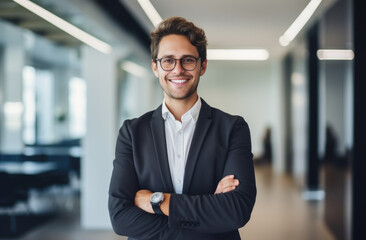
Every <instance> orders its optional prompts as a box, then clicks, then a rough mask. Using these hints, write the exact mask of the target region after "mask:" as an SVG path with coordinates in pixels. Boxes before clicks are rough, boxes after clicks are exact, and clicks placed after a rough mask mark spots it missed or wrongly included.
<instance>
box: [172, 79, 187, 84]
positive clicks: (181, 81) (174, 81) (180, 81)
mask: <svg viewBox="0 0 366 240" xmlns="http://www.w3.org/2000/svg"><path fill="white" fill-rule="evenodd" d="M171 81H172V82H173V83H184V82H187V80H171Z"/></svg>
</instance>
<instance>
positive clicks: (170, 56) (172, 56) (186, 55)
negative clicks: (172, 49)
mask: <svg viewBox="0 0 366 240" xmlns="http://www.w3.org/2000/svg"><path fill="white" fill-rule="evenodd" d="M167 57H168V58H174V55H164V56H162V57H161V58H167ZM184 57H193V58H198V57H195V56H193V55H191V54H185V55H183V56H182V58H184Z"/></svg>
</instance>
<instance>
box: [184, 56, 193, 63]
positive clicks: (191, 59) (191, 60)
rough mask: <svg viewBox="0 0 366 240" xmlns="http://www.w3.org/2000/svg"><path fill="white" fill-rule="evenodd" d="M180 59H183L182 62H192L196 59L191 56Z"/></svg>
mask: <svg viewBox="0 0 366 240" xmlns="http://www.w3.org/2000/svg"><path fill="white" fill-rule="evenodd" d="M182 61H183V63H194V62H195V61H196V59H195V58H193V57H185V58H183V60H182Z"/></svg>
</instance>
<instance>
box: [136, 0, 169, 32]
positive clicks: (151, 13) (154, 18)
mask: <svg viewBox="0 0 366 240" xmlns="http://www.w3.org/2000/svg"><path fill="white" fill-rule="evenodd" d="M137 2H138V3H139V4H140V6H141V8H142V9H143V10H144V12H145V14H146V15H147V17H148V18H149V19H150V21H151V22H152V24H153V25H154V26H155V27H156V26H158V25H159V23H160V22H161V21H162V20H163V19H162V18H161V16H160V14H159V13H158V11H157V10H156V9H155V8H154V6H153V5H152V3H151V2H150V1H149V0H137Z"/></svg>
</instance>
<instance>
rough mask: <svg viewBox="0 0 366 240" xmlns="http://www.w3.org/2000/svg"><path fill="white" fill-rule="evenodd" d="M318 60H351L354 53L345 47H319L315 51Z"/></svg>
mask: <svg viewBox="0 0 366 240" xmlns="http://www.w3.org/2000/svg"><path fill="white" fill-rule="evenodd" d="M316 55H317V56H318V59H319V60H353V58H354V57H355V54H354V52H353V51H352V50H347V49H319V50H318V51H317V52H316Z"/></svg>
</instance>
